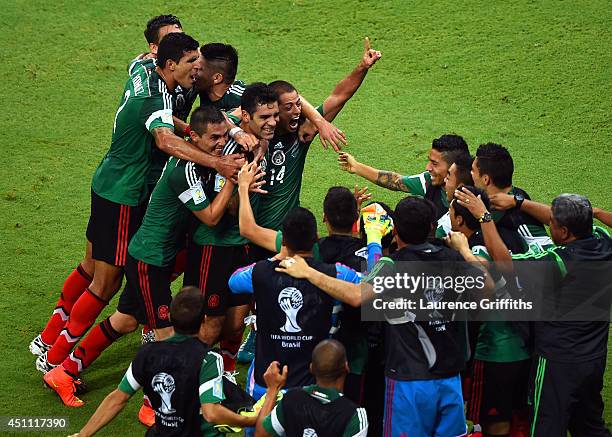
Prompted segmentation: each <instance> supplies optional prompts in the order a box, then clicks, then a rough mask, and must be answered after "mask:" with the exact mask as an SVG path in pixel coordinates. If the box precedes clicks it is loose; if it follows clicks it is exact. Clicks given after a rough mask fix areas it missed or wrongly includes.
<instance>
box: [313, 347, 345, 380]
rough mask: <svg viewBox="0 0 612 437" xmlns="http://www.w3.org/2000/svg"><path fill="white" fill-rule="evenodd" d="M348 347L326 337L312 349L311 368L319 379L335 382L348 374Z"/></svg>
mask: <svg viewBox="0 0 612 437" xmlns="http://www.w3.org/2000/svg"><path fill="white" fill-rule="evenodd" d="M346 362H347V361H346V349H345V348H344V346H343V345H342V343H340V342H339V341H338V340H333V339H325V340H322V341H320V342H319V343H318V344H317V345H316V346H315V347H314V349H313V350H312V361H311V363H310V368H311V371H312V374H313V375H314V376H315V378H316V379H317V381H321V382H333V381H336V380H337V379H338V378H340V377H342V376H343V375H345V374H346Z"/></svg>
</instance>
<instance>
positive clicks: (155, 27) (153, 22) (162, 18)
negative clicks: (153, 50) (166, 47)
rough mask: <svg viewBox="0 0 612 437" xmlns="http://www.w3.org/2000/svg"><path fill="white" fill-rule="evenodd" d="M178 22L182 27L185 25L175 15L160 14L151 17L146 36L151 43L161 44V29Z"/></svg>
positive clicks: (145, 32)
mask: <svg viewBox="0 0 612 437" xmlns="http://www.w3.org/2000/svg"><path fill="white" fill-rule="evenodd" d="M174 24H176V25H177V26H178V27H180V28H181V29H182V28H183V26H182V25H181V22H180V20H179V19H178V18H177V17H175V16H174V15H158V16H157V17H153V18H151V19H150V20H149V21H148V23H147V27H146V29H145V31H144V36H145V38H146V39H147V42H148V43H149V44H159V29H161V28H162V27H164V26H172V25H174Z"/></svg>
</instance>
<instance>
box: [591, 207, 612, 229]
mask: <svg viewBox="0 0 612 437" xmlns="http://www.w3.org/2000/svg"><path fill="white" fill-rule="evenodd" d="M593 217H595V218H596V219H597V220H599V221H600V222H602V223H603V224H604V225H606V226H612V212H610V211H605V210H603V209H601V208H593Z"/></svg>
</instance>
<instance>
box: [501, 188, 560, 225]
mask: <svg viewBox="0 0 612 437" xmlns="http://www.w3.org/2000/svg"><path fill="white" fill-rule="evenodd" d="M489 200H490V201H491V208H493V209H495V210H497V211H505V210H508V209H511V208H515V207H516V206H517V201H516V199H515V198H514V196H513V195H511V194H505V193H497V194H492V195H491V196H489ZM519 208H520V210H521V211H523V212H524V213H527V214H529V215H530V216H531V217H533V218H534V219H536V220H537V221H539V222H540V223H542V224H543V225H549V224H550V206H548V205H545V204H543V203H540V202H534V201H533V200H529V199H525V200H523V201H522V203H521V204H520V205H519Z"/></svg>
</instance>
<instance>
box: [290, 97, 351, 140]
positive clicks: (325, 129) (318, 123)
mask: <svg viewBox="0 0 612 437" xmlns="http://www.w3.org/2000/svg"><path fill="white" fill-rule="evenodd" d="M300 100H301V101H302V114H304V117H306V118H307V119H308V120H309V121H310V122H312V124H314V125H315V127H316V128H317V130H318V131H319V139H320V140H321V144H323V147H324V148H325V149H327V148H328V147H330V146H331V147H332V148H333V149H334V150H335V151H336V152H339V151H340V148H341V145H342V144H344V145H346V135H345V134H344V132H342V131H341V130H340V129H338V128H337V127H336V126H334V125H333V124H331V123H330V122H329V121H327V120H326V119H325V118H324V117H323V116H322V115H321V114H319V112H318V111H317V110H316V109H315V108H314V106H312V105H311V104H310V102H308V100H306V99H305V98H304V96H300Z"/></svg>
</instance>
